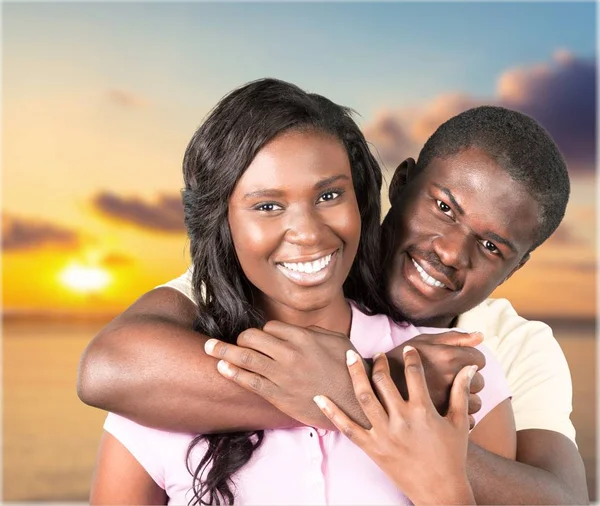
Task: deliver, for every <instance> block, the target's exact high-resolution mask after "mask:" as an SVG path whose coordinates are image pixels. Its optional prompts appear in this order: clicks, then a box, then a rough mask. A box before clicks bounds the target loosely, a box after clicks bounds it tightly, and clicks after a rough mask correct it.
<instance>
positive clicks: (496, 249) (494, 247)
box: [483, 241, 498, 253]
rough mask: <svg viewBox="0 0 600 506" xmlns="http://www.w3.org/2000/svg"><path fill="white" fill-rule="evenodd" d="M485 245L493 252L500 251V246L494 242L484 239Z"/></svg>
mask: <svg viewBox="0 0 600 506" xmlns="http://www.w3.org/2000/svg"><path fill="white" fill-rule="evenodd" d="M483 247H484V248H485V249H486V250H488V251H490V252H491V253H498V246H496V245H495V244H494V243H493V242H490V241H483Z"/></svg>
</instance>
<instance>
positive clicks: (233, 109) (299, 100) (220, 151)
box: [183, 79, 391, 504]
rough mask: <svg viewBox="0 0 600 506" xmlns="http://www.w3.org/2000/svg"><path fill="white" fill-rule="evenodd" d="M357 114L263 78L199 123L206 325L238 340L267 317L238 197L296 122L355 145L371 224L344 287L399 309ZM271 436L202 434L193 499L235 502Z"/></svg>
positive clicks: (187, 205)
mask: <svg viewBox="0 0 600 506" xmlns="http://www.w3.org/2000/svg"><path fill="white" fill-rule="evenodd" d="M351 114H352V111H351V110H350V109H347V108H344V107H341V106H339V105H337V104H335V103H333V102H331V101H330V100H328V99H326V98H325V97H322V96H321V95H316V94H309V93H306V92H305V91H303V90H301V89H300V88H298V87H297V86H295V85H293V84H289V83H286V82H284V81H280V80H277V79H260V80H258V81H253V82H251V83H248V84H246V85H244V86H242V87H241V88H238V89H236V90H234V91H232V92H231V93H229V94H228V95H226V96H225V97H224V98H223V99H221V101H220V102H219V103H218V104H217V106H216V107H215V108H214V109H213V110H212V111H211V113H210V114H209V116H208V117H207V119H206V120H205V121H204V123H203V124H202V125H201V126H200V128H198V130H197V131H196V133H195V134H194V136H193V137H192V140H191V141H190V143H189V145H188V147H187V150H186V152H185V156H184V160H183V174H184V180H185V189H184V191H183V203H184V210H185V224H186V227H187V231H188V235H189V239H190V252H191V260H192V264H193V267H194V268H193V276H192V285H193V290H194V295H195V298H196V300H197V302H198V315H197V318H196V320H195V323H194V328H195V329H196V330H197V331H199V332H202V333H204V334H206V335H208V336H210V337H214V338H217V339H220V340H222V341H226V342H229V343H235V340H236V339H237V336H238V335H239V334H240V333H241V332H242V331H244V330H246V329H248V328H251V327H257V328H262V326H263V325H264V324H265V316H264V315H263V314H262V312H261V311H260V310H259V309H257V308H256V307H254V306H253V304H252V293H251V290H252V285H251V284H250V282H249V281H248V279H247V278H246V276H245V274H244V272H243V270H242V269H241V267H240V264H239V262H238V260H237V256H236V252H235V249H234V246H233V241H232V239H231V233H230V230H229V224H228V219H227V212H228V201H229V198H230V196H231V194H232V192H233V190H234V187H235V185H236V183H237V182H238V180H239V179H240V177H241V176H242V174H243V173H244V172H245V171H246V169H247V168H248V166H249V165H250V163H251V162H252V160H253V159H254V157H255V156H256V154H257V153H258V152H259V151H260V150H261V149H262V147H263V146H264V145H265V144H267V143H268V142H269V141H270V140H272V139H274V138H275V137H276V136H278V135H280V134H282V133H284V132H287V131H290V130H303V131H304V130H307V131H311V130H312V131H317V132H323V133H325V134H328V135H332V136H334V137H336V138H337V139H339V140H340V142H342V143H343V145H344V146H345V148H346V151H347V153H348V158H349V161H350V166H351V172H352V180H353V184H354V189H355V193H356V198H357V202H358V207H359V210H360V216H361V221H362V228H361V237H360V242H359V246H358V251H357V254H356V258H355V261H354V263H353V265H352V268H351V270H350V273H349V275H348V278H347V279H346V281H345V283H344V293H345V295H346V297H348V298H351V299H353V300H354V301H355V302H356V304H357V305H358V307H359V308H360V309H361V310H362V311H364V312H366V313H368V314H373V313H389V312H390V309H391V308H390V306H389V304H388V303H387V302H386V301H385V299H384V296H383V295H380V294H382V293H383V290H380V283H379V274H380V266H379V265H378V262H379V258H380V255H379V249H380V225H379V222H380V213H381V203H380V190H381V183H382V176H381V170H380V168H379V166H378V164H377V162H376V161H375V159H374V157H373V156H372V154H371V152H370V151H369V147H368V145H367V142H366V140H365V138H364V136H363V134H362V133H361V131H360V129H359V128H358V126H357V125H356V123H355V122H354V120H353V119H352V116H351ZM263 435H264V432H263V431H253V432H235V433H228V434H211V435H201V436H198V437H196V438H195V439H194V440H193V441H192V442H191V443H190V446H189V448H188V453H187V460H188V469H189V470H190V472H191V473H192V474H193V478H194V479H193V493H194V497H193V498H192V500H191V501H190V504H222V503H225V504H232V503H233V501H234V493H233V490H232V487H231V486H232V485H233V482H232V479H231V478H232V476H233V474H234V473H236V472H237V471H238V470H239V469H240V468H241V467H242V466H244V465H245V464H246V463H247V462H248V461H249V460H250V458H251V457H252V454H253V452H254V450H256V449H257V448H258V447H259V446H260V444H261V442H262V440H263ZM202 440H204V441H206V442H207V444H208V450H207V452H206V454H205V455H204V457H203V458H202V459H201V461H200V464H199V465H198V466H197V468H196V469H195V470H194V471H192V470H191V469H190V461H191V458H190V456H191V453H192V450H193V448H194V447H195V446H196V445H197V444H198V442H200V441H202ZM207 471H208V472H207Z"/></svg>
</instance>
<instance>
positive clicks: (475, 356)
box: [386, 331, 485, 415]
mask: <svg viewBox="0 0 600 506" xmlns="http://www.w3.org/2000/svg"><path fill="white" fill-rule="evenodd" d="M482 341H483V335H482V334H481V333H480V332H472V333H470V334H466V333H464V332H457V331H448V332H443V333H441V334H421V335H418V336H416V337H413V338H412V339H410V340H408V341H406V342H405V343H403V344H401V345H400V346H398V347H396V348H394V349H393V350H390V351H389V352H387V353H386V356H387V358H388V360H389V362H390V369H391V374H392V378H393V380H394V383H395V384H396V385H397V386H398V387H399V389H400V392H401V393H402V396H403V397H404V398H405V399H406V383H405V381H404V358H403V350H404V347H405V346H407V345H409V346H412V347H413V348H416V349H417V350H418V352H419V356H420V357H421V360H422V362H423V369H424V371H425V378H426V380H427V388H428V389H429V395H430V396H431V400H432V402H433V404H434V405H435V407H436V409H437V410H438V412H439V413H440V414H441V415H445V414H446V412H447V411H448V400H449V397H450V389H451V388H452V383H453V382H454V378H456V375H457V374H458V372H459V371H461V370H462V369H463V368H464V367H466V366H467V365H476V366H477V371H478V372H477V373H476V374H475V376H474V377H473V379H472V381H471V387H470V388H471V395H470V397H469V414H470V415H472V414H473V413H477V411H479V410H480V409H481V399H480V398H479V396H478V395H476V394H477V393H478V392H481V390H482V389H483V386H484V380H483V376H482V375H481V374H480V373H479V370H481V369H483V367H485V356H484V355H483V353H481V352H480V351H479V350H477V349H475V348H474V346H477V345H478V344H481V342H482Z"/></svg>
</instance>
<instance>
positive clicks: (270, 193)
mask: <svg viewBox="0 0 600 506" xmlns="http://www.w3.org/2000/svg"><path fill="white" fill-rule="evenodd" d="M260 197H283V192H282V191H281V190H276V189H274V188H266V189H264V190H255V191H253V192H248V193H246V194H245V195H244V196H243V197H242V198H244V199H254V198H260Z"/></svg>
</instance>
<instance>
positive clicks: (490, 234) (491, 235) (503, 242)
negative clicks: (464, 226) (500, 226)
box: [485, 232, 518, 254]
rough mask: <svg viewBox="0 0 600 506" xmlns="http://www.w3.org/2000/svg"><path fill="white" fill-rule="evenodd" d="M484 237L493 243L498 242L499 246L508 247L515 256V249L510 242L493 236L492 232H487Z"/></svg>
mask: <svg viewBox="0 0 600 506" xmlns="http://www.w3.org/2000/svg"><path fill="white" fill-rule="evenodd" d="M485 236H486V237H489V238H490V239H492V240H493V241H495V242H499V243H500V244H504V245H505V246H508V247H509V248H510V250H511V251H512V252H513V253H514V254H517V253H518V251H517V247H516V246H515V245H514V244H513V243H512V242H510V241H509V240H508V239H505V238H504V237H502V236H499V235H498V234H495V233H494V232H488V233H487V234H485Z"/></svg>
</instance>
